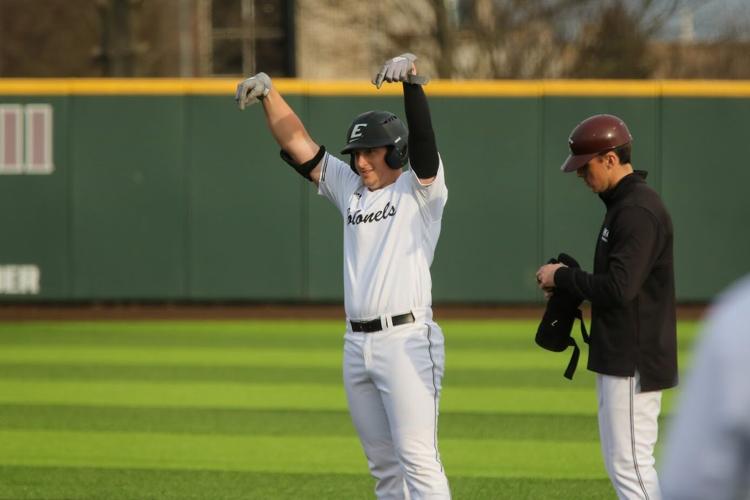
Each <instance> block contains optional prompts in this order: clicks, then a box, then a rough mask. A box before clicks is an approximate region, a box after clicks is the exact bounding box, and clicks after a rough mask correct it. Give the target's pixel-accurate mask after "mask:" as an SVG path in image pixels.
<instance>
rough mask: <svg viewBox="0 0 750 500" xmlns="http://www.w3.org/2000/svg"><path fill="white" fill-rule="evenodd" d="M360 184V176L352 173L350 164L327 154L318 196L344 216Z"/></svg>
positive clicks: (324, 159) (324, 158) (321, 173)
mask: <svg viewBox="0 0 750 500" xmlns="http://www.w3.org/2000/svg"><path fill="white" fill-rule="evenodd" d="M359 183H360V178H359V176H358V175H357V174H355V173H354V172H352V169H351V167H350V166H349V164H348V163H345V162H343V161H341V160H340V159H338V158H336V157H335V156H333V155H331V154H330V153H326V154H325V156H324V157H323V162H322V167H321V171H320V181H319V182H318V194H319V195H321V196H325V197H326V198H328V199H329V200H330V201H331V202H332V203H333V204H334V205H336V208H338V209H339V211H340V212H341V213H342V214H343V213H345V211H346V208H347V206H348V201H349V197H350V196H351V194H352V193H353V192H354V191H355V190H356V189H357V186H358V185H359Z"/></svg>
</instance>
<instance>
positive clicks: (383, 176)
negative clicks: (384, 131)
mask: <svg viewBox="0 0 750 500" xmlns="http://www.w3.org/2000/svg"><path fill="white" fill-rule="evenodd" d="M387 151H388V148H386V147H379V148H372V149H358V150H356V151H354V165H355V166H356V167H357V172H359V175H360V177H362V183H363V184H364V185H365V186H367V188H368V189H369V190H371V191H375V190H376V189H380V188H383V187H385V186H388V185H389V184H392V183H394V182H395V181H396V179H397V178H398V175H399V174H400V173H401V171H400V170H398V169H392V168H390V167H389V166H388V164H387V163H386V162H385V154H386V152H387Z"/></svg>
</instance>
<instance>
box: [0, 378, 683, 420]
mask: <svg viewBox="0 0 750 500" xmlns="http://www.w3.org/2000/svg"><path fill="white" fill-rule="evenodd" d="M672 393H673V391H667V392H666V393H665V396H664V401H663V404H662V408H663V409H664V411H668V410H669V409H670V408H671V405H672V398H673V396H672ZM2 403H14V404H17V403H21V404H59V405H89V406H126V407H133V406H136V407H137V406H151V407H153V406H163V407H188V408H249V409H292V410H343V409H346V397H345V395H344V389H343V387H342V385H341V384H336V385H330V384H283V385H282V384H237V383H209V382H179V383H178V382H162V383H160V382H99V381H94V382H68V381H61V382H55V381H39V380H33V381H29V380H9V379H6V380H0V404H2ZM440 408H441V410H442V411H460V412H478V413H514V414H523V413H560V414H565V415H577V414H584V415H589V414H594V413H595V412H596V396H595V394H594V391H593V390H592V389H587V388H575V387H569V388H558V389H543V388H536V389H534V390H529V389H528V388H525V387H520V388H512V387H501V388H495V387H455V388H450V387H449V386H446V387H445V389H444V390H443V395H442V398H441V402H440Z"/></svg>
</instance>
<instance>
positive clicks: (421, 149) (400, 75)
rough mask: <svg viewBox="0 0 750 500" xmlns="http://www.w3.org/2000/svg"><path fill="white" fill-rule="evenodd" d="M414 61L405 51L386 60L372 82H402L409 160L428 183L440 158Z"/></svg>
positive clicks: (425, 80)
mask: <svg viewBox="0 0 750 500" xmlns="http://www.w3.org/2000/svg"><path fill="white" fill-rule="evenodd" d="M416 60H417V57H416V56H415V55H414V54H410V53H406V54H401V55H400V56H398V57H394V58H393V59H390V60H388V61H386V63H385V64H384V65H383V68H382V69H381V70H380V73H378V75H377V76H376V77H375V79H374V80H373V83H374V84H375V86H377V87H378V88H380V85H381V84H382V82H383V81H387V82H403V85H404V109H405V111H406V123H407V125H408V128H409V163H410V164H411V168H412V170H414V173H415V174H417V178H419V182H420V183H421V184H424V185H428V184H430V183H432V181H433V180H435V176H436V175H437V172H438V166H439V165H440V159H439V156H438V151H437V144H436V143H435V132H434V130H433V129H432V119H431V117H430V107H429V105H428V104H427V97H426V96H425V93H424V90H423V89H422V85H421V84H422V83H426V82H427V79H426V78H423V77H417V67H416V65H415V61H416Z"/></svg>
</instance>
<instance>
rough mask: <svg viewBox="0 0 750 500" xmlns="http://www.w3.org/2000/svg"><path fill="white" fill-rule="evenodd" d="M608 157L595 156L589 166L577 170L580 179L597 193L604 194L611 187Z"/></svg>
mask: <svg viewBox="0 0 750 500" xmlns="http://www.w3.org/2000/svg"><path fill="white" fill-rule="evenodd" d="M607 161H608V157H607V155H602V156H595V157H593V158H592V159H591V160H589V162H588V163H587V164H585V165H584V166H582V167H581V168H579V169H578V170H576V174H577V175H578V177H580V178H581V179H583V182H585V183H586V185H587V186H588V187H590V188H591V190H592V191H593V192H595V193H603V192H604V191H606V190H608V189H609V187H610V179H609V168H607Z"/></svg>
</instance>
